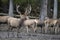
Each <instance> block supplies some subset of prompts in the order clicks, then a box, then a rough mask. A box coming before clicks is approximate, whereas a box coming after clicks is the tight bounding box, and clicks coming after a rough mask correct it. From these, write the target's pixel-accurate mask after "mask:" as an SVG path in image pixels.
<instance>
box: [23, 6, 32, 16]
mask: <svg viewBox="0 0 60 40" xmlns="http://www.w3.org/2000/svg"><path fill="white" fill-rule="evenodd" d="M31 9H32V8H31V5H28V6H27V8H26V11H25V13H24V14H25V15H28V14H30V12H31Z"/></svg>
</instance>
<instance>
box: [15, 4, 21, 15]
mask: <svg viewBox="0 0 60 40" xmlns="http://www.w3.org/2000/svg"><path fill="white" fill-rule="evenodd" d="M19 7H20V5H17V4H16V11H17V12H18V13H19V14H20V16H21V12H20V11H19V10H18V8H19Z"/></svg>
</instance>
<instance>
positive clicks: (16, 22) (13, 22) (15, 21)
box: [8, 5, 27, 31]
mask: <svg viewBox="0 0 60 40" xmlns="http://www.w3.org/2000/svg"><path fill="white" fill-rule="evenodd" d="M19 7H20V6H19V5H17V6H16V11H17V12H18V13H19V14H20V18H14V17H9V18H8V25H9V28H8V29H10V30H12V29H13V27H16V28H17V31H18V30H19V28H20V27H21V25H22V24H23V22H24V21H25V20H26V19H27V17H26V14H25V13H26V11H27V10H26V11H25V13H24V15H22V14H21V12H20V11H18V8H19Z"/></svg>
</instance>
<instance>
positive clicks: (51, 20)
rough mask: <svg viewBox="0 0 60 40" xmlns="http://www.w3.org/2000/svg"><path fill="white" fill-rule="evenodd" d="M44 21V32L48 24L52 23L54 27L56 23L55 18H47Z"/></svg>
mask: <svg viewBox="0 0 60 40" xmlns="http://www.w3.org/2000/svg"><path fill="white" fill-rule="evenodd" d="M44 22H45V33H47V30H48V27H49V26H52V25H53V27H56V25H57V19H50V18H47V19H46V20H45V21H44Z"/></svg>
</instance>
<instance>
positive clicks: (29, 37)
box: [0, 24, 60, 40]
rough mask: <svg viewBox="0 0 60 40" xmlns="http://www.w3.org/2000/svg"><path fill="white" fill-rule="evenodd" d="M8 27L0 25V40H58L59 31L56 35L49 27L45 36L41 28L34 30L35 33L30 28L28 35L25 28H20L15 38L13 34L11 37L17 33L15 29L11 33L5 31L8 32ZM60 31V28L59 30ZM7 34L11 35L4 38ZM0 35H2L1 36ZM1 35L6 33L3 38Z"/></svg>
mask: <svg viewBox="0 0 60 40" xmlns="http://www.w3.org/2000/svg"><path fill="white" fill-rule="evenodd" d="M8 27H9V26H8V25H7V24H0V40H60V31H59V32H58V34H55V33H54V29H53V28H52V27H49V30H48V33H47V34H45V32H44V30H45V29H44V27H43V28H42V30H41V27H38V29H37V30H36V32H35V33H34V32H33V29H32V28H29V33H27V31H26V28H25V27H21V28H20V29H19V33H18V34H19V35H18V36H17V37H16V35H17V34H15V37H14V36H13V37H11V36H12V35H13V34H14V32H15V33H16V32H17V29H16V28H13V30H12V31H7V30H8ZM59 29H60V28H59ZM8 32H10V33H11V34H12V33H13V34H12V35H11V34H9V37H5V36H6V35H7V34H8ZM1 33H2V35H1ZM3 33H7V34H6V35H5V34H4V35H5V36H4V35H3ZM1 36H2V37H4V38H1Z"/></svg>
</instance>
